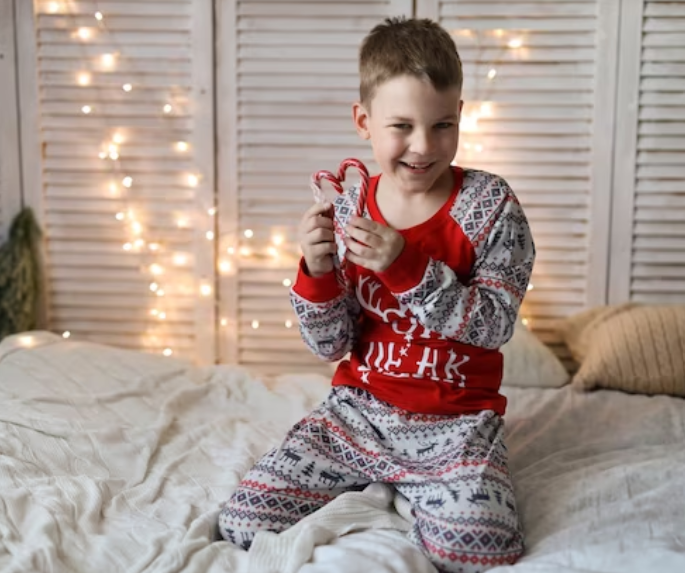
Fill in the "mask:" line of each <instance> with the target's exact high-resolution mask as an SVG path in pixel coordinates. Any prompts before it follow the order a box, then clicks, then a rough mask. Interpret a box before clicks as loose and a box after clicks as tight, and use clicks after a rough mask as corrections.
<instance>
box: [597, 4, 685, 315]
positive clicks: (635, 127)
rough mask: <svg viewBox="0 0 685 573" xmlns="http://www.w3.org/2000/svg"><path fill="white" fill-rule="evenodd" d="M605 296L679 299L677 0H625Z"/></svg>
mask: <svg viewBox="0 0 685 573" xmlns="http://www.w3.org/2000/svg"><path fill="white" fill-rule="evenodd" d="M625 4H626V5H625V8H624V10H623V14H622V34H621V50H620V54H621V59H620V68H619V70H620V71H619V74H620V76H619V77H620V80H621V91H620V92H619V97H618V103H617V116H618V117H619V119H620V120H619V121H618V123H617V148H616V160H615V172H616V179H615V185H614V223H613V233H612V239H613V242H612V269H611V285H610V286H611V289H610V301H611V302H613V303H620V302H625V301H627V300H633V301H637V302H642V303H650V304H663V303H679V304H683V303H685V1H682V0H681V1H672V0H671V1H669V2H658V1H651V0H650V1H645V2H643V1H642V0H636V1H634V2H630V3H625Z"/></svg>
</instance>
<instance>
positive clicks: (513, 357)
mask: <svg viewBox="0 0 685 573" xmlns="http://www.w3.org/2000/svg"><path fill="white" fill-rule="evenodd" d="M500 351H501V352H502V355H503V356H504V376H503V378H502V384H503V385H505V386H527V387H538V388H558V387H559V386H563V385H564V384H566V383H568V381H569V378H570V376H569V373H568V372H567V371H566V368H564V365H563V364H562V363H561V362H560V361H559V359H558V358H557V357H556V356H555V355H554V353H553V352H552V351H551V350H550V349H549V348H547V346H545V345H544V344H543V343H542V342H540V340H539V339H538V337H537V336H535V334H533V333H532V332H531V331H530V330H528V328H527V327H526V326H525V325H524V324H523V323H522V322H521V321H520V320H519V321H517V323H516V327H515V328H514V334H513V336H512V337H511V339H510V340H509V342H507V343H506V344H505V345H503V346H502V348H500Z"/></svg>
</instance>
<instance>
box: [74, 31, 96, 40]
mask: <svg viewBox="0 0 685 573" xmlns="http://www.w3.org/2000/svg"><path fill="white" fill-rule="evenodd" d="M76 35H77V36H78V37H79V38H81V39H82V40H89V39H90V38H91V36H92V35H93V31H92V30H91V29H90V28H79V29H78V31H77V32H76Z"/></svg>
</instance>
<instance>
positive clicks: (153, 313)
mask: <svg viewBox="0 0 685 573" xmlns="http://www.w3.org/2000/svg"><path fill="white" fill-rule="evenodd" d="M150 314H151V315H152V316H157V315H158V314H159V311H158V310H157V309H156V308H153V309H152V310H151V311H150Z"/></svg>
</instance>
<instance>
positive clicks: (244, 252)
mask: <svg viewBox="0 0 685 573" xmlns="http://www.w3.org/2000/svg"><path fill="white" fill-rule="evenodd" d="M251 254H252V251H251V250H250V247H240V256H242V257H249V256H250V255H251Z"/></svg>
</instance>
